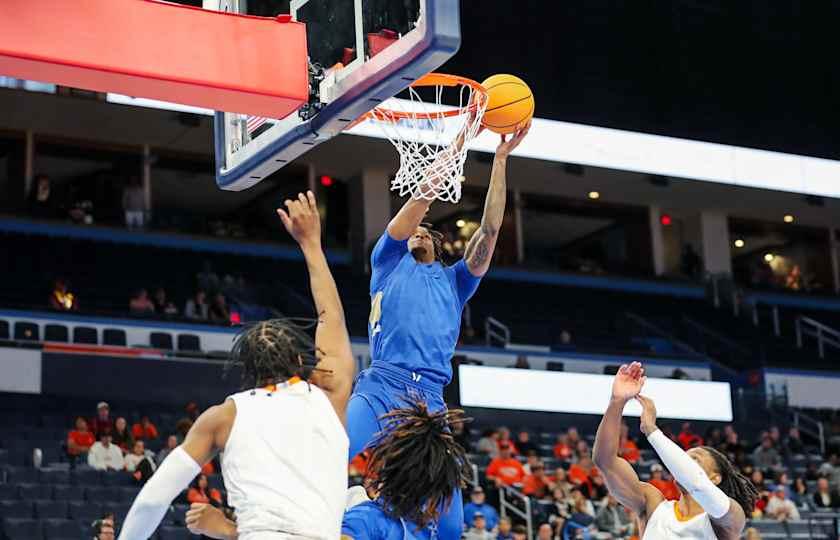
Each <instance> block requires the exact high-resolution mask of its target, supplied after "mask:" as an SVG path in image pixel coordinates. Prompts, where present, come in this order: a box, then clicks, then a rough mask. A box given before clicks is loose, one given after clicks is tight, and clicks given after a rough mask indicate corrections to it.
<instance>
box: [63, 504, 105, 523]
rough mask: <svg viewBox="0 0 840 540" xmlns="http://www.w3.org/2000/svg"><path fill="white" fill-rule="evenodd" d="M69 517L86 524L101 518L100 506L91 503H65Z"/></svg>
mask: <svg viewBox="0 0 840 540" xmlns="http://www.w3.org/2000/svg"><path fill="white" fill-rule="evenodd" d="M67 508H68V510H69V511H70V517H71V518H72V519H75V520H76V521H84V522H87V523H90V522H92V521H93V520H95V519H99V518H101V517H102V505H101V504H99V503H97V502H92V501H70V502H68V503H67Z"/></svg>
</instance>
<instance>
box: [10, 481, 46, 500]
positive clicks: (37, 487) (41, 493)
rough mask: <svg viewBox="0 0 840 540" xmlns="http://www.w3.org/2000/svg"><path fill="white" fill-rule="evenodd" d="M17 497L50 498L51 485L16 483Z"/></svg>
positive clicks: (31, 498) (29, 498) (27, 498)
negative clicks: (17, 488)
mask: <svg viewBox="0 0 840 540" xmlns="http://www.w3.org/2000/svg"><path fill="white" fill-rule="evenodd" d="M18 487H19V489H20V491H19V497H20V498H21V499H23V500H25V501H34V500H36V499H39V500H47V499H51V498H52V486H49V485H46V484H18Z"/></svg>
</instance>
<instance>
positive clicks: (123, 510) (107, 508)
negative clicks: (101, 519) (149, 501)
mask: <svg viewBox="0 0 840 540" xmlns="http://www.w3.org/2000/svg"><path fill="white" fill-rule="evenodd" d="M130 509H131V503H130V502H127V503H122V502H106V503H104V504H103V505H102V511H103V512H113V513H114V516H115V517H116V518H117V523H122V522H123V521H125V516H126V515H127V514H128V511H129V510H130Z"/></svg>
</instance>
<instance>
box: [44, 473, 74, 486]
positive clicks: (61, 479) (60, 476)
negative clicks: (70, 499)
mask: <svg viewBox="0 0 840 540" xmlns="http://www.w3.org/2000/svg"><path fill="white" fill-rule="evenodd" d="M40 476H41V483H42V484H49V485H51V486H54V485H56V484H69V483H70V471H61V470H55V469H41V475H40Z"/></svg>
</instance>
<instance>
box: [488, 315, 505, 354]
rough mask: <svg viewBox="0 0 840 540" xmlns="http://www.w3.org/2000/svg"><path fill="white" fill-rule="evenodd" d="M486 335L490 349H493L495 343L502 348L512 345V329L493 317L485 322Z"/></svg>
mask: <svg viewBox="0 0 840 540" xmlns="http://www.w3.org/2000/svg"><path fill="white" fill-rule="evenodd" d="M484 335H485V336H486V339H487V346H488V347H492V346H493V342H494V341H496V342H498V343H500V344H501V345H502V347H505V346H507V344H508V343H510V328H508V327H507V326H506V325H505V324H504V323H502V322H501V321H499V320H498V319H494V318H493V317H487V318H486V319H485V320H484Z"/></svg>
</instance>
